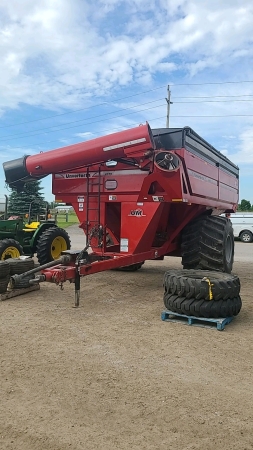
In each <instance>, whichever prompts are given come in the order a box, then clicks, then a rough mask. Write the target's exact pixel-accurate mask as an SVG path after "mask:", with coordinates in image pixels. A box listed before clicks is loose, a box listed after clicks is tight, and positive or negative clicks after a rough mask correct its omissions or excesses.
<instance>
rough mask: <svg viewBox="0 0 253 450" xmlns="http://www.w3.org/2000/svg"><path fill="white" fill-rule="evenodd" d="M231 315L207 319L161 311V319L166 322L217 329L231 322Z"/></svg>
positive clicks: (220, 329) (221, 328)
mask: <svg viewBox="0 0 253 450" xmlns="http://www.w3.org/2000/svg"><path fill="white" fill-rule="evenodd" d="M233 318H234V317H233V316H232V317H225V318H222V317H221V318H219V319H207V318H205V317H195V316H186V315H184V314H178V313H175V312H173V311H169V310H168V311H163V312H162V314H161V319H162V320H163V321H166V322H177V323H178V322H182V323H184V324H185V325H194V326H195V327H204V328H216V329H217V330H218V331H222V330H224V328H225V326H226V325H227V324H228V323H230V322H232V320H233Z"/></svg>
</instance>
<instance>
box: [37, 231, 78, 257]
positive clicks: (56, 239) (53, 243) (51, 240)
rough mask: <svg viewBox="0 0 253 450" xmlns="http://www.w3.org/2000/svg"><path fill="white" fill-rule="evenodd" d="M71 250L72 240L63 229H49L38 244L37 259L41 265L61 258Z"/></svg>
mask: <svg viewBox="0 0 253 450" xmlns="http://www.w3.org/2000/svg"><path fill="white" fill-rule="evenodd" d="M69 249H70V238H69V235H68V233H67V232H66V231H65V230H63V228H58V227H52V228H48V229H47V230H46V231H44V233H42V235H41V236H40V238H39V240H38V243H37V258H38V261H39V263H40V265H43V264H46V263H48V262H51V261H54V260H56V259H58V258H60V256H61V253H62V252H63V251H64V250H69Z"/></svg>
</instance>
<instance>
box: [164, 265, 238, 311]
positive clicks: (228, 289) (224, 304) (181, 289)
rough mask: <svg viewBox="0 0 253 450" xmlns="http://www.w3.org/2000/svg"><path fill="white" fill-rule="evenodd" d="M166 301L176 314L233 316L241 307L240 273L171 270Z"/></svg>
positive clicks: (165, 280) (169, 308)
mask: <svg viewBox="0 0 253 450" xmlns="http://www.w3.org/2000/svg"><path fill="white" fill-rule="evenodd" d="M164 288H165V292H164V304H165V307H166V308H167V309H168V310H170V311H172V312H175V313H178V314H184V315H187V316H195V317H203V318H221V317H231V316H236V315H237V314H239V312H240V310H241V306H242V301H241V297H240V295H239V294H240V280H239V278H238V276H236V275H232V274H227V273H222V272H218V271H209V270H191V269H189V270H187V269H183V270H169V271H168V272H166V273H165V276H164Z"/></svg>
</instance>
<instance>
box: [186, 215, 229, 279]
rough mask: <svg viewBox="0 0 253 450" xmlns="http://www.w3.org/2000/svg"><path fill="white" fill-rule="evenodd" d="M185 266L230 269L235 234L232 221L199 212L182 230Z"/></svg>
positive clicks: (187, 267) (189, 267) (223, 270)
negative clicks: (201, 214)
mask: <svg viewBox="0 0 253 450" xmlns="http://www.w3.org/2000/svg"><path fill="white" fill-rule="evenodd" d="M181 254H182V264H183V267H184V269H207V270H218V271H219V272H227V273H231V270H232V267H233V262H234V234H233V228H232V224H231V221H230V220H229V219H227V218H226V217H220V216H200V217H198V218H197V219H195V220H193V221H192V222H190V223H189V224H188V225H187V226H186V227H185V228H184V230H183V232H182V244H181Z"/></svg>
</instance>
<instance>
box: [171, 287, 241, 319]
mask: <svg viewBox="0 0 253 450" xmlns="http://www.w3.org/2000/svg"><path fill="white" fill-rule="evenodd" d="M164 305H165V307H166V308H167V309H168V310H169V311H172V312H175V313H178V314H185V315H186V316H194V317H205V318H207V319H210V318H213V319H217V318H220V317H231V316H237V314H239V312H240V310H241V307H242V301H241V297H240V296H239V295H238V296H237V297H233V298H229V299H227V300H217V301H212V300H211V301H210V300H203V299H201V300H196V299H195V298H189V299H187V298H185V297H179V296H178V295H173V294H170V293H168V292H167V293H165V295H164Z"/></svg>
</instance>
